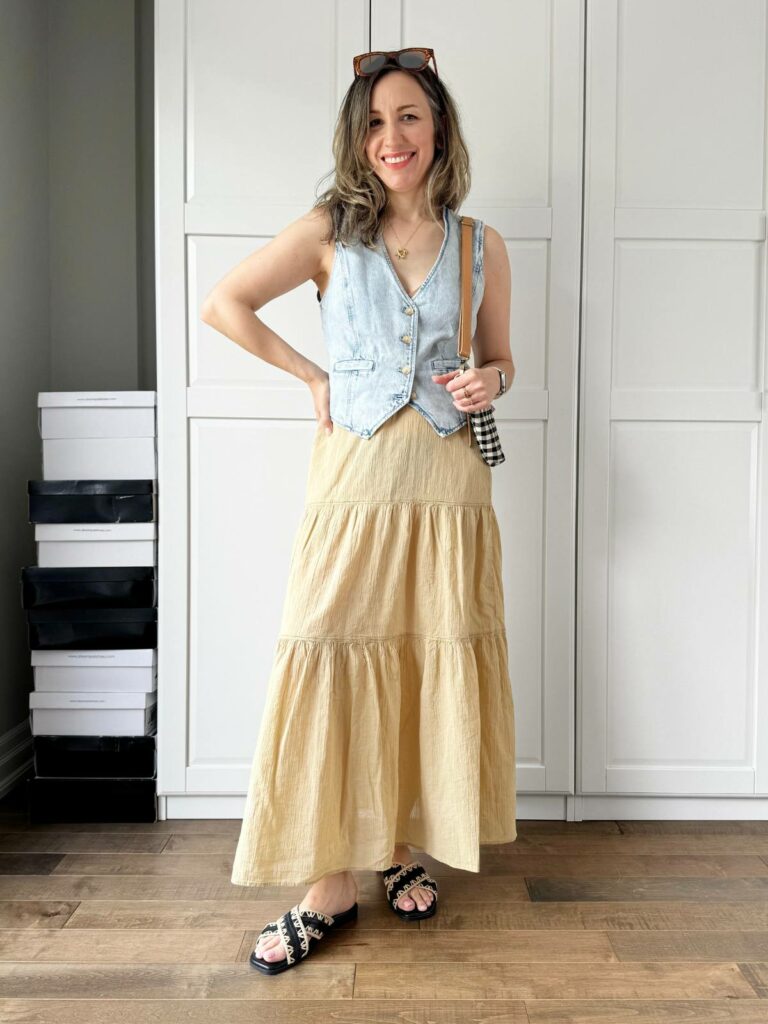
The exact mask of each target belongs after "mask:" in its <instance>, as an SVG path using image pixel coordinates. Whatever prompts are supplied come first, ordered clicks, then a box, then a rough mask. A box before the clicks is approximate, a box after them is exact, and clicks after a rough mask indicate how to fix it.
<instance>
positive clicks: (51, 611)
mask: <svg viewBox="0 0 768 1024" xmlns="http://www.w3.org/2000/svg"><path fill="white" fill-rule="evenodd" d="M26 616H27V622H154V621H155V620H156V619H157V608H28V609H27V611H26Z"/></svg>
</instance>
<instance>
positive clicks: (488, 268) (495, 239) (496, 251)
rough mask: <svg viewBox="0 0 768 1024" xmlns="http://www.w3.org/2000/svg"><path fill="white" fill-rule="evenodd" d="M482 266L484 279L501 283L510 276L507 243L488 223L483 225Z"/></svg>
mask: <svg viewBox="0 0 768 1024" xmlns="http://www.w3.org/2000/svg"><path fill="white" fill-rule="evenodd" d="M483 267H484V270H485V277H486V281H488V280H490V281H492V282H493V281H495V282H498V283H502V282H506V281H508V280H509V278H510V276H511V270H510V266H509V253H508V252H507V243H506V242H505V241H504V238H503V236H502V235H501V234H500V233H499V232H498V231H497V230H496V228H494V227H491V225H490V224H486V225H485V231H484V240H483Z"/></svg>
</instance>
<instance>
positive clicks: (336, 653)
mask: <svg viewBox="0 0 768 1024" xmlns="http://www.w3.org/2000/svg"><path fill="white" fill-rule="evenodd" d="M515 800H516V794H515V724H514V707H513V699H512V689H511V685H510V677H509V672H508V665H507V637H506V632H505V623H504V596H503V588H502V573H501V543H500V536H499V527H498V522H497V519H496V514H495V511H494V508H493V506H492V504H491V469H490V467H489V466H487V465H486V464H485V462H483V460H482V458H481V456H480V454H479V451H478V449H477V447H476V445H475V444H473V445H472V446H470V445H469V444H468V443H467V430H466V429H462V430H459V431H457V432H456V433H454V434H449V435H447V436H441V435H439V434H438V433H437V432H436V431H435V430H434V429H433V427H432V426H431V425H430V424H429V423H428V422H427V420H426V419H424V417H423V416H422V415H421V413H419V412H418V410H416V409H415V408H414V407H413V406H405V407H404V408H402V409H400V410H399V411H398V412H397V413H396V414H395V415H394V416H392V417H390V419H388V420H386V421H385V422H384V423H383V424H382V425H381V426H380V427H379V429H378V430H377V431H376V432H375V433H374V434H373V435H372V436H371V437H370V438H367V439H364V438H361V437H359V436H358V435H357V434H354V433H352V432H351V431H348V430H346V429H345V428H344V427H341V426H339V425H338V424H334V426H333V432H332V433H331V434H330V435H326V433H325V430H324V429H322V428H321V427H320V425H319V424H318V427H317V430H316V432H315V436H314V441H313V446H312V452H311V458H310V466H309V475H308V482H307V491H306V502H305V508H304V513H303V518H302V520H301V522H300V525H299V528H298V531H297V534H296V537H295V540H294V544H293V550H292V554H291V561H290V567H289V571H288V584H287V592H286V596H285V601H284V606H283V613H282V624H281V628H280V633H279V635H278V637H277V641H276V645H275V655H274V661H273V664H272V667H271V673H270V677H269V683H268V689H267V695H266V706H265V710H264V713H263V716H262V719H261V724H260V729H259V734H258V740H257V747H256V752H255V755H254V759H253V765H252V770H251V776H250V783H249V787H248V794H247V798H246V804H245V812H244V817H243V824H242V829H241V832H240V837H239V840H238V843H237V848H236V852H235V858H234V864H233V870H232V879H231V880H232V882H233V883H235V884H236V885H259V884H269V883H271V884H278V885H280V884H283V885H293V884H297V883H311V882H314V881H316V880H317V879H318V878H321V877H322V876H323V875H325V874H328V873H330V872H337V871H343V870H347V869H349V870H355V869H358V870H365V869H370V870H376V869H383V868H386V867H389V865H390V863H391V857H392V852H393V849H394V846H395V844H396V843H408V844H409V845H411V846H413V847H416V848H417V849H419V850H422V851H424V852H426V853H427V854H429V855H430V856H432V857H434V858H435V859H437V860H438V861H441V862H443V863H444V864H447V865H450V866H451V867H455V868H461V869H464V870H466V871H479V869H480V864H479V856H480V844H483V843H506V842H511V841H512V840H514V839H515V838H516V835H517V830H516V816H515V811H516V804H515Z"/></svg>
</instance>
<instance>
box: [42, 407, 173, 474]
mask: <svg viewBox="0 0 768 1024" xmlns="http://www.w3.org/2000/svg"><path fill="white" fill-rule="evenodd" d="M156 404H157V392H155V391H41V392H39V394H38V396H37V405H38V426H39V428H40V437H42V438H43V439H44V440H48V439H49V438H56V437H58V438H64V437H89V438H94V437H111V438H114V437H154V436H155V435H156V433H157V427H156V421H155V407H156ZM58 479H62V480H63V479H70V478H69V477H59V478H58ZM72 479H77V478H76V477H73V478H72ZM80 479H82V477H81V478H80ZM147 479H149V477H147Z"/></svg>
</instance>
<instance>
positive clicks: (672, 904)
mask: <svg viewBox="0 0 768 1024" xmlns="http://www.w3.org/2000/svg"><path fill="white" fill-rule="evenodd" d="M23 801H24V795H23V791H17V792H16V793H15V794H11V796H10V797H7V798H6V799H5V800H4V801H2V802H0V1021H3V1022H5V1021H13V1022H14V1024H19V1022H23V1021H30V1022H31V1021H34V1022H35V1024H47V1022H51V1024H54V1022H55V1024H74V1022H77V1024H87V1022H91V1021H98V1022H104V1024H106V1022H109V1024H117V1022H120V1024H121V1022H123V1021H124V1022H130V1024H144V1022H149V1021H152V1022H158V1024H159V1022H162V1024H171V1022H176V1021H179V1022H181V1021H183V1022H185V1024H194V1022H201V1024H202V1022H205V1024H228V1022H235V1021H236V1022H243V1024H245V1022H248V1024H253V1022H258V1024H268V1022H294V1021H296V1022H298V1021H317V1022H323V1024H324V1022H326V1021H333V1022H334V1024H350V1022H361V1024H362V1022H365V1024H372V1022H377V1024H378V1022H392V1024H395V1022H399V1024H404V1022H407V1024H443V1022H452V1024H470V1022H471V1024H479V1022H490V1021H493V1022H494V1024H545V1022H546V1024H555V1022H557V1024H564V1022H568V1024H577V1022H578V1024H584V1022H587V1021H590V1022H592V1021H600V1022H601V1024H624V1022H627V1024H628V1022H630V1021H631V1022H632V1024H650V1022H653V1024H661V1022H672V1021H674V1022H676V1024H677V1022H686V1024H694V1022H695V1024H699V1022H711V1021H718V1022H724V1021H728V1022H730V1021H738V1022H756V1021H760V1022H762V1024H766V1022H768V823H766V822H643V821H591V822H577V823H568V822H550V821H521V822H520V823H519V830H520V834H519V837H518V839H517V841H516V842H514V843H511V844H509V845H507V846H503V847H502V846H487V847H484V848H483V850H482V870H481V872H480V874H479V875H474V874H471V873H468V872H464V871H458V870H455V869H453V868H450V867H446V866H445V865H442V864H440V863H438V862H437V861H434V860H432V859H430V858H429V857H424V858H423V861H424V863H425V865H426V866H427V869H428V870H429V871H430V872H431V873H432V874H434V876H435V877H436V878H437V880H438V882H439V884H440V896H439V910H438V913H437V914H436V916H435V917H434V918H431V919H429V920H427V921H423V922H420V923H414V924H407V923H405V922H402V921H400V920H399V919H398V918H397V917H395V915H394V914H393V913H392V911H391V910H390V909H389V907H388V906H387V903H386V901H385V899H384V892H383V886H382V882H381V880H380V879H379V877H378V876H377V875H376V874H375V873H374V872H373V871H362V872H358V873H357V880H358V884H359V886H360V916H359V919H358V921H357V922H356V923H355V924H352V925H349V926H341V927H339V929H338V930H337V931H336V932H334V933H333V934H332V935H329V936H327V937H326V938H325V939H323V940H322V942H321V943H320V945H318V946H317V947H316V948H315V951H314V952H313V954H312V955H311V956H310V958H309V959H308V960H306V961H305V962H304V963H301V964H299V965H298V966H297V967H296V968H294V969H291V970H289V971H286V972H285V973H283V974H280V975H277V976H275V977H265V976H263V975H261V974H260V973H259V972H257V971H256V970H255V969H254V968H252V967H251V966H250V965H249V963H248V954H249V953H250V950H251V949H252V948H253V945H254V942H255V939H256V936H257V934H258V932H259V931H260V930H261V928H262V927H263V925H264V924H265V923H266V922H267V921H270V920H274V919H275V918H276V917H277V916H278V915H279V914H281V913H282V912H283V911H284V910H286V909H288V907H290V906H292V905H293V904H294V903H297V902H298V901H299V900H300V899H302V898H303V896H304V893H305V891H306V888H307V887H306V886H301V887H296V888H286V887H277V886H264V887H262V888H260V889H244V888H241V887H238V886H233V885H230V883H229V874H230V867H231V863H232V857H233V853H234V848H235V843H236V839H237V835H238V832H239V826H240V823H239V821H166V822H157V823H156V824H153V825H120V824H115V825H66V826H61V825H46V826H29V825H28V824H27V821H26V813H25V810H24V803H23Z"/></svg>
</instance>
